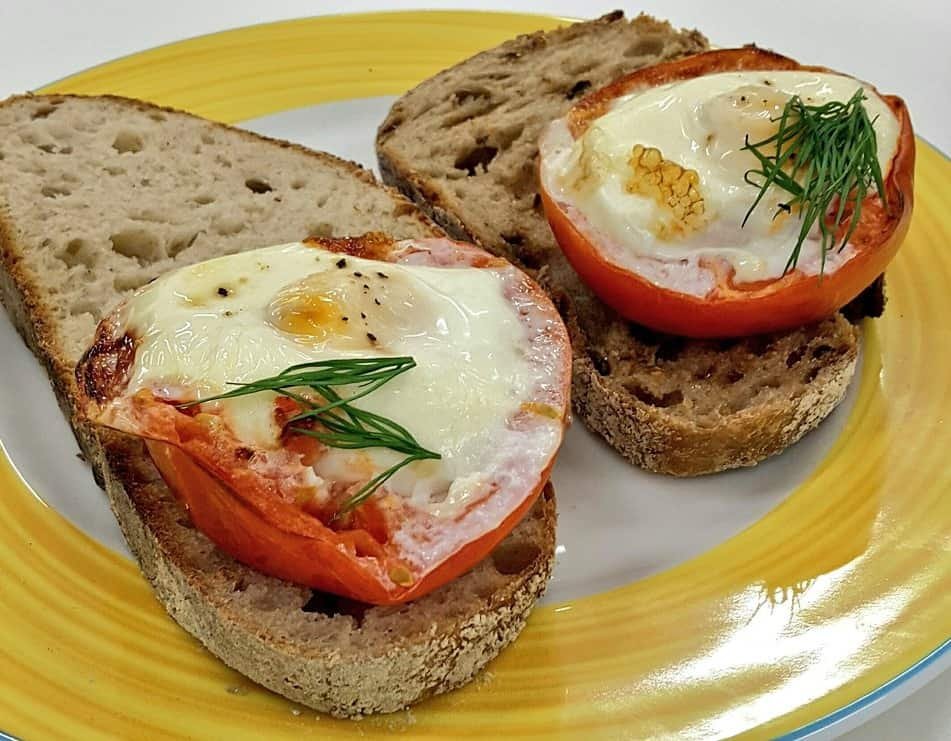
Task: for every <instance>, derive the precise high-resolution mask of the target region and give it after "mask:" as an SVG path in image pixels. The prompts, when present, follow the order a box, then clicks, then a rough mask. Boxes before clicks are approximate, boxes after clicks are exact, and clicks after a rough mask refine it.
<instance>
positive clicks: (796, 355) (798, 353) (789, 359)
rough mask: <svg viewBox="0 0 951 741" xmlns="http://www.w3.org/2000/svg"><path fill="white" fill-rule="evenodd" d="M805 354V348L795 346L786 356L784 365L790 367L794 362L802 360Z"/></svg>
mask: <svg viewBox="0 0 951 741" xmlns="http://www.w3.org/2000/svg"><path fill="white" fill-rule="evenodd" d="M805 354H806V348H804V347H797V348H796V349H795V350H793V351H792V352H791V353H789V355H787V356H786V367H787V368H792V367H793V366H794V365H795V364H796V363H798V362H799V361H800V360H802V358H803V356H804V355H805Z"/></svg>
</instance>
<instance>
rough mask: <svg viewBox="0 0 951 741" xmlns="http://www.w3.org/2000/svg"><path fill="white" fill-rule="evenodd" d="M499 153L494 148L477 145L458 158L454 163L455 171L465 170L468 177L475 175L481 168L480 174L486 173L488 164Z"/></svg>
mask: <svg viewBox="0 0 951 741" xmlns="http://www.w3.org/2000/svg"><path fill="white" fill-rule="evenodd" d="M498 153H499V150H498V149H497V148H496V147H490V146H486V145H484V144H480V145H477V146H475V147H473V148H472V149H470V150H469V151H468V152H466V153H465V154H463V155H461V156H460V157H458V158H457V159H456V161H455V163H454V165H453V166H454V167H455V168H456V169H457V170H465V171H466V173H468V174H469V176H470V177H471V176H473V175H475V174H476V173H477V172H478V171H479V170H480V168H481V170H482V172H488V169H489V164H490V163H491V162H492V160H494V159H495V155H497V154H498Z"/></svg>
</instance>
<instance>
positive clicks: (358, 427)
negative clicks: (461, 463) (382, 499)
mask: <svg viewBox="0 0 951 741" xmlns="http://www.w3.org/2000/svg"><path fill="white" fill-rule="evenodd" d="M415 367H416V361H415V360H413V358H411V357H394V358H354V359H341V360H317V361H314V362H311V363H300V364H299V365H292V366H291V367H290V368H288V369H287V370H285V371H283V372H282V373H279V374H278V375H276V376H271V377H270V378H262V379H260V380H258V381H251V382H250V383H236V384H232V385H234V386H237V388H235V389H234V390H232V391H227V392H225V393H223V394H218V395H217V396H210V397H208V398H206V399H199V400H196V401H189V402H186V403H184V404H180V405H179V406H180V407H189V406H193V405H195V404H201V403H204V402H208V401H219V400H221V399H233V398H235V397H237V396H247V395H248V394H256V393H258V392H260V391H272V392H274V393H276V394H280V395H281V396H286V397H288V398H289V399H293V400H294V401H296V402H297V403H298V404H300V405H301V406H302V407H303V409H304V411H302V412H301V413H300V414H298V415H296V416H294V417H292V418H291V419H289V420H288V421H287V424H288V425H290V427H289V429H290V430H292V431H293V432H296V433H299V434H301V435H307V436H309V437H313V438H315V439H317V440H319V441H320V442H322V443H323V444H324V445H327V446H329V447H331V448H345V449H360V448H389V449H390V450H395V451H396V452H398V453H403V454H404V455H405V456H406V457H405V458H404V459H403V460H401V461H399V462H398V463H396V464H395V465H393V466H391V467H390V468H388V469H386V470H385V471H383V472H382V473H380V474H378V475H377V476H375V477H374V478H372V479H370V480H369V481H368V482H367V483H366V484H364V485H363V486H362V487H361V488H360V490H359V491H357V492H356V493H355V494H353V495H352V496H351V497H350V498H349V499H347V501H346V502H344V503H343V506H342V507H341V509H340V513H339V514H343V513H345V512H347V511H349V510H351V509H353V508H354V507H356V506H357V505H358V504H361V503H362V502H363V501H365V500H366V499H367V498H369V497H370V495H371V494H373V492H374V491H376V490H377V489H378V488H379V487H380V486H381V485H382V484H383V483H384V482H386V481H387V479H389V478H390V477H391V476H393V474H395V473H396V472H397V471H399V470H400V469H401V468H403V467H404V466H407V465H409V464H410V463H412V462H413V461H420V460H426V459H439V458H440V457H441V456H440V454H439V453H436V452H434V451H432V450H427V449H426V448H424V447H422V446H421V445H420V444H419V443H418V442H417V441H416V438H414V437H413V435H412V434H411V433H410V432H409V430H407V429H406V428H405V427H403V426H402V425H399V424H397V423H396V422H394V421H393V420H391V419H387V418H386V417H383V416H380V415H379V414H374V413H373V412H368V411H366V410H365V409H360V408H358V407H355V406H353V404H352V403H351V402H353V401H356V400H357V399H360V398H362V397H364V396H366V395H368V394H371V393H373V392H374V391H376V390H377V389H378V388H380V387H381V386H383V385H384V384H385V383H387V382H388V381H391V380H393V379H394V378H396V377H397V376H398V375H400V374H402V373H405V372H406V371H408V370H411V369H412V368H415ZM335 386H352V387H355V388H356V389H357V391H356V392H355V393H353V394H352V395H351V396H347V397H342V396H340V395H339V394H338V393H337V392H336V391H335V390H334V387H335ZM302 388H309V389H311V390H312V391H314V392H315V393H316V394H317V395H318V396H319V397H320V398H321V399H322V400H323V403H315V402H313V401H311V400H310V399H308V398H306V397H305V396H303V395H302V394H300V393H298V392H297V391H294V390H293V389H302ZM303 420H313V421H314V422H315V423H316V424H317V425H318V427H317V428H315V429H309V428H306V427H294V426H293V424H294V423H295V422H301V421H303Z"/></svg>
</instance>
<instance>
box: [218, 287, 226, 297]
mask: <svg viewBox="0 0 951 741" xmlns="http://www.w3.org/2000/svg"><path fill="white" fill-rule="evenodd" d="M218 295H219V296H227V295H228V289H227V288H225V287H224V286H222V287H221V288H219V289H218Z"/></svg>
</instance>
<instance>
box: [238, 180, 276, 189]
mask: <svg viewBox="0 0 951 741" xmlns="http://www.w3.org/2000/svg"><path fill="white" fill-rule="evenodd" d="M244 187H245V188H247V189H248V190H250V191H251V192H252V193H270V192H271V191H272V190H274V188H272V187H271V185H270V184H269V183H268V182H267V181H266V180H262V179H261V178H248V179H247V180H245V181H244Z"/></svg>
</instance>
